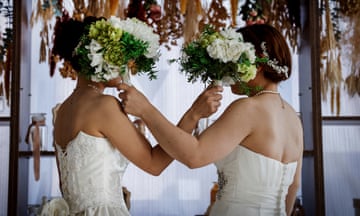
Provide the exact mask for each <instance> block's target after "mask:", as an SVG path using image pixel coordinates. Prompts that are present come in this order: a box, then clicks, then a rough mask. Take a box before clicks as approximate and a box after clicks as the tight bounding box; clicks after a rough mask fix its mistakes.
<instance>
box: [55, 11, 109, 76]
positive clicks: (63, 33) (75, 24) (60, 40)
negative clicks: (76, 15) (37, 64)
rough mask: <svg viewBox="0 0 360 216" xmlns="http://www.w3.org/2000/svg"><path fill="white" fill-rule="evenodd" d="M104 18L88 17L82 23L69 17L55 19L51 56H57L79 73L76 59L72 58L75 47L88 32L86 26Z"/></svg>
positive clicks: (75, 57)
mask: <svg viewBox="0 0 360 216" xmlns="http://www.w3.org/2000/svg"><path fill="white" fill-rule="evenodd" d="M101 19H105V18H104V17H100V18H97V17H93V16H88V17H85V18H84V21H78V20H74V19H73V18H69V16H67V15H64V16H63V17H57V18H56V23H55V27H54V35H53V40H54V44H53V48H52V55H55V56H56V55H57V56H59V58H60V60H61V59H64V60H65V61H69V62H70V63H71V66H72V67H73V69H74V70H76V71H79V70H80V66H79V63H78V57H77V56H74V55H73V53H74V50H75V47H76V46H77V45H78V44H79V41H80V38H81V36H82V35H83V34H87V33H88V32H89V28H88V26H90V24H91V23H93V22H96V21H98V20H101Z"/></svg>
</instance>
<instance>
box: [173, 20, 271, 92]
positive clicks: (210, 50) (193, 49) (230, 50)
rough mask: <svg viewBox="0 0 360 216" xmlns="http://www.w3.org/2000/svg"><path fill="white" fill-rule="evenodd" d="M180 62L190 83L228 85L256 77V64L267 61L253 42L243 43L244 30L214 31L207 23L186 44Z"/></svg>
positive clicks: (182, 70)
mask: <svg viewBox="0 0 360 216" xmlns="http://www.w3.org/2000/svg"><path fill="white" fill-rule="evenodd" d="M181 51H182V56H181V57H180V58H178V59H175V60H171V62H174V61H177V62H179V64H180V66H181V69H180V70H181V72H184V73H185V75H186V76H187V79H188V82H195V81H197V80H199V79H200V80H201V81H202V82H204V83H210V82H215V84H217V85H224V86H229V85H232V84H235V83H236V82H248V81H250V80H252V79H254V78H255V76H256V71H257V68H256V63H257V62H259V61H265V59H259V58H257V57H256V55H255V48H254V46H253V45H252V44H251V43H248V42H244V40H243V38H242V35H241V33H238V32H236V31H235V30H234V29H232V28H226V29H224V30H221V31H219V32H218V31H215V29H214V28H212V27H211V26H206V27H205V29H204V31H203V32H202V33H201V34H200V36H199V38H197V39H195V40H193V41H191V42H190V43H188V44H186V45H185V46H184V47H183V48H182V49H181Z"/></svg>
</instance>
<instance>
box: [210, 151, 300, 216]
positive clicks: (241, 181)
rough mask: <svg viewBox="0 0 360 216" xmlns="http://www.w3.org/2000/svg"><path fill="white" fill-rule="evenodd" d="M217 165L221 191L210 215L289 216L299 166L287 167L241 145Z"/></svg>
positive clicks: (293, 163)
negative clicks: (288, 202) (287, 204)
mask: <svg viewBox="0 0 360 216" xmlns="http://www.w3.org/2000/svg"><path fill="white" fill-rule="evenodd" d="M215 165H216V167H217V170H218V184H219V191H218V193H217V200H216V202H215V205H214V207H213V209H212V211H211V215H237V214H235V212H243V213H244V214H242V215H262V214H264V215H286V214H285V198H286V195H287V192H288V188H289V186H290V184H291V183H292V181H293V179H294V175H295V171H296V167H297V162H292V163H288V164H284V163H281V162H280V161H277V160H275V159H272V158H269V157H266V156H264V155H262V154H258V153H256V152H253V151H251V150H250V149H247V148H245V147H243V146H240V145H239V146H238V147H236V149H235V150H234V151H233V152H232V153H230V154H229V155H228V156H227V157H225V158H224V159H222V160H220V161H218V162H216V163H215ZM245 212H247V213H245ZM260 212H261V213H260Z"/></svg>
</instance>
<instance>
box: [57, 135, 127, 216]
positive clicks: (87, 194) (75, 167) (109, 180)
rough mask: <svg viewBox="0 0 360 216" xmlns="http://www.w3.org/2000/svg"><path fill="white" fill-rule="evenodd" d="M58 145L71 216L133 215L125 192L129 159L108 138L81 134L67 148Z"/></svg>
mask: <svg viewBox="0 0 360 216" xmlns="http://www.w3.org/2000/svg"><path fill="white" fill-rule="evenodd" d="M55 146H56V149H57V157H58V159H59V170H60V173H61V183H62V185H61V188H62V192H63V197H64V199H65V200H66V202H67V204H68V206H69V210H70V215H86V216H90V215H101V216H110V215H114V216H115V215H116V216H126V215H130V213H129V211H128V209H127V207H126V204H125V201H124V198H123V191H122V178H123V174H124V172H125V170H126V167H127V165H128V160H127V159H126V158H125V157H124V156H123V155H122V154H121V153H120V152H119V151H118V150H117V149H116V148H114V147H113V146H112V145H111V144H110V142H109V141H108V140H107V139H106V138H101V137H95V136H91V135H88V134H86V133H84V132H79V133H78V135H77V136H76V137H75V138H74V139H73V140H72V141H71V142H70V143H69V144H68V145H67V147H66V149H62V148H61V147H60V146H59V145H55Z"/></svg>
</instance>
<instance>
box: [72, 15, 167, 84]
mask: <svg viewBox="0 0 360 216" xmlns="http://www.w3.org/2000/svg"><path fill="white" fill-rule="evenodd" d="M88 28H89V31H88V32H89V33H88V34H85V35H83V36H82V37H81V38H80V42H79V44H78V46H77V47H76V48H75V50H74V55H75V56H76V55H77V56H79V64H80V66H81V71H80V73H82V74H84V75H85V76H86V77H88V78H89V79H90V80H92V81H94V82H103V81H109V80H111V79H114V78H117V77H119V76H122V78H123V81H124V82H127V83H129V82H130V80H129V79H130V73H131V74H136V73H137V72H139V73H146V74H147V75H148V77H149V79H150V80H151V79H155V78H156V74H155V73H156V71H155V70H154V68H155V63H156V61H157V60H158V59H159V56H160V55H159V52H158V49H159V35H157V34H155V33H154V32H153V30H152V28H151V27H149V26H148V25H147V24H146V23H144V22H141V21H140V20H138V19H136V18H131V19H126V20H120V19H119V18H117V17H114V16H112V17H110V18H109V19H108V20H105V19H103V20H98V21H96V22H94V23H92V24H90V25H89V26H88ZM129 84H130V83H129Z"/></svg>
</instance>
